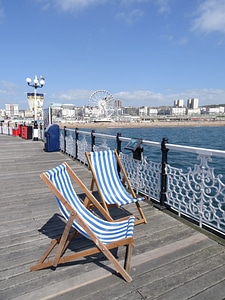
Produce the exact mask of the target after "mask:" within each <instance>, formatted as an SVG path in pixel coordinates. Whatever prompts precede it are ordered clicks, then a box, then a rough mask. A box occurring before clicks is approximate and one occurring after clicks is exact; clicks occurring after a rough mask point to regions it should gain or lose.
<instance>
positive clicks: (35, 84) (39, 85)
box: [26, 75, 45, 141]
mask: <svg viewBox="0 0 225 300" xmlns="http://www.w3.org/2000/svg"><path fill="white" fill-rule="evenodd" d="M26 82H27V84H28V85H29V86H32V87H33V88H34V134H33V140H34V141H38V123H37V89H38V88H42V87H43V86H44V84H45V79H44V77H43V76H40V79H38V77H37V76H36V75H35V77H34V80H33V83H32V80H31V79H30V78H27V79H26Z"/></svg>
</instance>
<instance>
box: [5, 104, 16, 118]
mask: <svg viewBox="0 0 225 300" xmlns="http://www.w3.org/2000/svg"><path fill="white" fill-rule="evenodd" d="M5 115H6V117H7V118H12V117H18V116H19V105H18V104H5Z"/></svg>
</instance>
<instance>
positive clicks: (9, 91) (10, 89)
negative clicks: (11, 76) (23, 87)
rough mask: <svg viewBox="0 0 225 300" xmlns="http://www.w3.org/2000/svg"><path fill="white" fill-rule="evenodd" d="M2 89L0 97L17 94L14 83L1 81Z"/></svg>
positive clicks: (16, 87)
mask: <svg viewBox="0 0 225 300" xmlns="http://www.w3.org/2000/svg"><path fill="white" fill-rule="evenodd" d="M1 86H2V88H1V89H0V94H1V95H11V96H13V95H16V94H17V92H18V89H19V88H18V86H17V85H16V84H14V83H11V82H8V81H5V80H2V81H1Z"/></svg>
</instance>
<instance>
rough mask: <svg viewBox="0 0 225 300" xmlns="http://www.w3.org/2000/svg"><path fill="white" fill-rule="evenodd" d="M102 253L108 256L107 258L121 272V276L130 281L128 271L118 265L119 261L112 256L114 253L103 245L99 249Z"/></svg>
mask: <svg viewBox="0 0 225 300" xmlns="http://www.w3.org/2000/svg"><path fill="white" fill-rule="evenodd" d="M101 251H102V253H103V254H104V255H105V256H106V257H107V258H108V260H109V261H110V262H111V263H112V264H113V265H114V267H115V268H116V270H117V272H118V273H120V274H121V276H122V277H123V278H124V279H125V280H126V281H127V282H131V281H132V278H131V276H130V275H129V274H128V272H127V271H126V270H125V269H124V268H123V267H122V266H121V265H120V263H119V262H118V261H117V259H116V258H115V257H114V255H113V254H112V253H111V252H110V251H109V250H108V249H107V248H106V247H103V248H102V249H101Z"/></svg>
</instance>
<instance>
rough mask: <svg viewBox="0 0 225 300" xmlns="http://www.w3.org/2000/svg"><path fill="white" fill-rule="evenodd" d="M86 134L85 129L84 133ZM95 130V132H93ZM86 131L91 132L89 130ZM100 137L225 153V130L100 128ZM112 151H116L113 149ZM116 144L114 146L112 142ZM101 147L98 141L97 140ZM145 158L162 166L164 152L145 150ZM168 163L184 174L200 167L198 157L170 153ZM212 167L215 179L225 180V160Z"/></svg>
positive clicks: (214, 128)
mask: <svg viewBox="0 0 225 300" xmlns="http://www.w3.org/2000/svg"><path fill="white" fill-rule="evenodd" d="M81 130H82V129H81ZM90 130H91V129H90ZM85 131H89V130H87V129H86V128H85ZM95 132H96V133H102V134H107V135H112V136H116V135H117V133H121V136H122V137H128V138H140V139H143V140H148V141H153V142H159V143H161V141H162V139H163V138H167V139H168V143H170V144H176V145H183V146H193V147H199V148H206V149H215V150H223V151H225V126H218V127H216V126H215V127H214V126H209V127H205V126H195V127H167V128H164V127H154V128H153V127H140V128H96V129H95ZM108 142H109V146H110V148H115V146H114V145H110V141H107V143H108ZM111 143H112V142H111ZM96 144H97V138H96ZM125 147H126V143H125V144H124V142H123V143H122V151H123V152H126V149H125ZM143 156H145V157H146V158H147V159H149V160H152V161H156V162H159V161H161V151H160V148H155V147H149V146H144V147H143ZM168 163H169V164H170V163H171V164H172V165H173V166H174V167H177V168H182V169H183V170H185V169H187V168H188V167H190V166H192V167H193V165H194V164H199V159H198V156H197V155H196V154H193V153H187V152H180V153H178V152H177V151H176V152H174V151H171V150H169V151H168ZM209 166H210V167H212V168H214V172H215V175H218V174H221V175H223V177H224V178H225V159H224V158H221V157H213V158H212V162H209Z"/></svg>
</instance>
